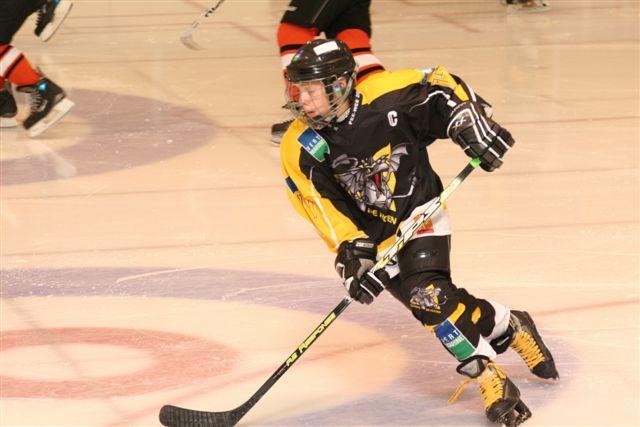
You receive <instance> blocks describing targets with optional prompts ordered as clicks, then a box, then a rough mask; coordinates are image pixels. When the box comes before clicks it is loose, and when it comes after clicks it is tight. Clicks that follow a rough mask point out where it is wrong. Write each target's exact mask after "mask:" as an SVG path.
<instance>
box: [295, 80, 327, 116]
mask: <svg viewBox="0 0 640 427" xmlns="http://www.w3.org/2000/svg"><path fill="white" fill-rule="evenodd" d="M296 86H297V87H298V90H299V91H300V92H299V97H300V98H299V99H300V106H301V107H302V109H303V110H304V112H305V114H306V115H307V116H309V117H318V116H320V117H322V116H326V115H328V114H329V113H330V112H331V105H330V103H329V96H328V95H327V92H326V90H325V87H324V84H323V83H322V82H321V81H317V80H316V81H310V82H301V83H299V84H297V85H296Z"/></svg>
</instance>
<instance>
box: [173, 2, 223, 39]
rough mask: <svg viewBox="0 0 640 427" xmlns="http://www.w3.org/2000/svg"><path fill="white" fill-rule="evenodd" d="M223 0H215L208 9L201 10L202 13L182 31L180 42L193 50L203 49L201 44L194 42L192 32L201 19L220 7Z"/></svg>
mask: <svg viewBox="0 0 640 427" xmlns="http://www.w3.org/2000/svg"><path fill="white" fill-rule="evenodd" d="M223 1H224V0H216V2H215V3H214V4H213V6H211V7H210V8H209V9H207V10H205V11H204V12H202V14H201V15H200V16H198V17H197V18H196V20H195V21H193V22H192V23H191V25H189V26H188V27H187V29H186V30H184V31H183V33H182V35H181V36H180V41H181V42H182V44H183V45H185V46H186V47H188V48H189V49H193V50H202V49H204V48H203V47H202V46H200V45H199V44H198V43H196V41H195V40H193V32H194V31H195V30H196V28H198V25H200V24H201V23H202V21H204V20H205V19H206V18H208V17H209V15H211V14H212V13H213V12H214V11H215V10H216V9H217V8H219V7H220V5H221V4H222V2H223Z"/></svg>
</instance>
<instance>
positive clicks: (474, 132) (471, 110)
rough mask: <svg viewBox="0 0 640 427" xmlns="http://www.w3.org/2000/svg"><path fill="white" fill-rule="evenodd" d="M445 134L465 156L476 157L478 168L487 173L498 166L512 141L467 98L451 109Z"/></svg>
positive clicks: (507, 133)
mask: <svg viewBox="0 0 640 427" xmlns="http://www.w3.org/2000/svg"><path fill="white" fill-rule="evenodd" d="M447 135H449V138H451V139H452V140H453V141H454V142H455V143H456V144H458V145H459V146H460V147H462V149H463V150H464V152H465V153H466V154H467V156H469V157H471V158H475V157H478V158H480V161H481V163H480V167H481V168H482V169H484V170H486V171H487V172H492V171H494V170H495V169H497V168H499V167H500V166H501V165H502V157H504V155H505V153H506V152H507V150H508V149H509V148H511V147H513V144H515V141H514V140H513V138H512V137H511V133H509V131H508V130H506V129H505V128H503V127H502V126H500V125H499V124H498V123H496V122H494V121H493V120H492V119H490V118H489V117H486V115H485V112H484V109H483V108H482V107H481V106H479V105H478V104H476V103H473V102H471V101H466V102H463V103H461V104H459V105H457V106H456V107H455V108H454V109H453V111H452V113H451V119H450V121H449V126H448V127H447Z"/></svg>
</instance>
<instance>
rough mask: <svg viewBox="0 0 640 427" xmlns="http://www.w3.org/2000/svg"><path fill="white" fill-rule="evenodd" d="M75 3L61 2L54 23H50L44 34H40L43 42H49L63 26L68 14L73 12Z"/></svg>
mask: <svg viewBox="0 0 640 427" xmlns="http://www.w3.org/2000/svg"><path fill="white" fill-rule="evenodd" d="M72 6H73V3H71V2H70V1H61V2H60V4H58V6H57V7H56V14H55V16H54V18H53V22H50V23H49V25H47V26H46V27H44V29H43V30H42V32H41V33H40V36H39V37H40V40H42V41H43V42H46V41H48V40H49V39H50V38H51V37H52V36H53V35H54V34H55V32H56V31H57V30H58V28H59V27H60V25H62V21H64V18H66V17H67V14H68V13H69V11H70V10H71V7H72Z"/></svg>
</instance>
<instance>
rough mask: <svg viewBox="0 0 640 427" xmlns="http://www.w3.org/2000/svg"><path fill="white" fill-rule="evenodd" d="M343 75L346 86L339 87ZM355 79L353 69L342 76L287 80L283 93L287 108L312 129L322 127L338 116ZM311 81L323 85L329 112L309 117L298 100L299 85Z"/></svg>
mask: <svg viewBox="0 0 640 427" xmlns="http://www.w3.org/2000/svg"><path fill="white" fill-rule="evenodd" d="M343 77H344V78H345V79H346V87H345V88H344V89H342V88H341V87H340V79H341V78H343ZM355 81H356V72H355V71H354V72H353V73H350V74H343V75H342V76H337V75H333V76H330V77H326V78H324V79H316V80H305V81H300V82H289V83H288V84H287V88H286V93H285V96H286V99H287V108H289V110H290V111H291V114H293V116H294V117H297V118H299V119H300V120H302V122H304V123H305V124H306V125H308V126H310V127H312V128H313V129H322V128H324V127H326V126H328V125H330V124H331V122H332V121H334V120H335V119H336V117H337V116H338V111H340V109H341V108H342V106H343V105H344V104H346V103H347V102H349V96H350V95H351V92H352V91H353V86H354V82H355ZM311 82H321V83H322V85H323V86H324V90H325V92H326V94H327V96H328V98H329V113H327V114H324V115H317V116H314V117H311V116H309V115H308V114H307V113H306V112H305V111H304V108H302V104H301V103H300V102H299V100H300V87H299V85H301V84H304V83H311Z"/></svg>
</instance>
